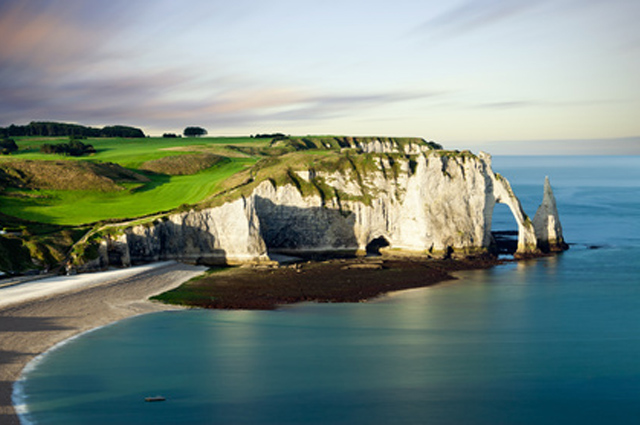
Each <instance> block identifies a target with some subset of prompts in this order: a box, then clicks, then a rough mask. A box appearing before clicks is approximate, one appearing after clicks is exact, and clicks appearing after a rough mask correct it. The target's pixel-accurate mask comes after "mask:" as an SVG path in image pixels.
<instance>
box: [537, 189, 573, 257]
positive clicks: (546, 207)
mask: <svg viewBox="0 0 640 425" xmlns="http://www.w3.org/2000/svg"><path fill="white" fill-rule="evenodd" d="M533 228H534V230H535V232H536V237H537V238H538V246H539V247H540V248H541V249H543V250H545V251H552V252H557V251H564V250H566V249H567V244H566V243H565V241H564V237H563V236H562V225H561V224H560V220H559V219H558V208H557V207H556V198H555V196H554V195H553V190H552V189H551V183H549V177H546V178H545V179H544V194H543V197H542V203H541V204H540V206H539V207H538V210H537V211H536V215H535V216H534V217H533Z"/></svg>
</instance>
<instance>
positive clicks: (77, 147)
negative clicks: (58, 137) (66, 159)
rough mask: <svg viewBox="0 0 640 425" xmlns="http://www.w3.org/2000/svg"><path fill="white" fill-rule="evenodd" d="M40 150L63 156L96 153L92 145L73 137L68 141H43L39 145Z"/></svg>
mask: <svg viewBox="0 0 640 425" xmlns="http://www.w3.org/2000/svg"><path fill="white" fill-rule="evenodd" d="M40 152H42V153H55V154H59V155H65V156H83V155H89V154H92V153H96V150H95V148H94V147H93V145H88V144H85V143H82V142H81V141H79V140H76V139H74V138H70V140H69V143H57V144H49V143H45V144H44V145H42V146H41V147H40Z"/></svg>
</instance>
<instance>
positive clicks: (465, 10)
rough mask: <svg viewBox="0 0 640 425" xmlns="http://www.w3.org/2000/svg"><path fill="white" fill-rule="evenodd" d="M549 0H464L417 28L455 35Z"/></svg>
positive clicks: (506, 18) (505, 18)
mask: <svg viewBox="0 0 640 425" xmlns="http://www.w3.org/2000/svg"><path fill="white" fill-rule="evenodd" d="M547 1H548V0H509V1H505V0H467V1H465V2H464V3H462V4H460V5H458V6H456V7H453V8H451V9H449V10H447V11H445V12H443V13H441V14H439V15H437V16H435V17H433V18H431V19H429V20H427V21H426V22H424V23H423V24H422V25H420V26H419V27H418V31H420V32H424V31H429V32H435V33H437V34H440V35H444V36H457V35H460V34H463V33H467V32H472V31H475V30H478V29H481V28H484V27H487V26H490V25H494V24H497V23H500V22H502V21H506V20H509V19H512V18H515V17H517V16H519V15H522V14H524V13H526V12H528V11H530V10H532V9H534V8H537V7H538V6H540V5H541V4H544V3H546V2H547Z"/></svg>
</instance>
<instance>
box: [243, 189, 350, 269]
mask: <svg viewBox="0 0 640 425" xmlns="http://www.w3.org/2000/svg"><path fill="white" fill-rule="evenodd" d="M255 210H256V214H257V216H258V220H259V221H260V235H261V236H262V239H263V240H264V243H265V245H266V247H267V252H273V253H283V254H294V255H296V256H303V257H308V256H312V257H313V258H322V257H335V256H355V254H356V251H357V250H358V240H357V238H356V234H355V230H354V229H355V215H354V214H352V213H351V212H348V211H340V210H336V209H331V208H325V207H309V208H302V207H295V206H288V205H278V204H275V203H274V202H273V201H271V200H270V199H268V198H262V197H259V196H256V197H255Z"/></svg>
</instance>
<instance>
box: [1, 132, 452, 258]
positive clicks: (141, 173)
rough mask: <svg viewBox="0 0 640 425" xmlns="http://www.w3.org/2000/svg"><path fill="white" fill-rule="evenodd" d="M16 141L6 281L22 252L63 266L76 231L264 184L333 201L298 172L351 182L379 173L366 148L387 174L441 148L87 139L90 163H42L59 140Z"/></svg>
mask: <svg viewBox="0 0 640 425" xmlns="http://www.w3.org/2000/svg"><path fill="white" fill-rule="evenodd" d="M15 140H16V143H17V144H18V147H19V150H18V151H17V152H16V153H14V154H13V155H7V156H2V157H0V214H2V215H0V230H3V229H8V230H12V229H13V228H14V227H15V223H17V222H19V223H20V224H19V231H18V232H13V231H10V232H8V233H5V234H4V235H1V236H2V240H0V250H1V251H2V252H5V251H7V250H12V251H13V252H17V253H18V254H16V256H15V257H16V258H14V259H13V260H11V261H10V262H9V263H10V264H0V270H5V271H7V270H16V269H24V268H25V264H27V265H28V264H29V262H28V261H27V262H26V263H25V258H26V252H27V251H28V252H29V255H30V256H31V258H32V259H33V258H36V257H37V261H36V263H37V265H38V266H39V267H46V266H51V265H54V264H56V263H57V262H59V261H61V258H62V257H63V256H64V251H65V246H66V244H69V245H70V244H72V243H73V241H74V240H75V239H77V234H76V233H74V231H75V230H74V229H85V230H86V226H90V227H94V226H98V227H99V226H100V225H101V224H104V223H107V222H110V221H115V222H117V221H123V220H133V219H140V218H144V217H148V216H152V215H156V214H158V213H161V214H168V213H170V212H171V211H175V210H179V209H184V208H186V207H187V206H197V205H199V206H212V205H218V204H220V203H223V202H225V201H227V200H230V199H234V198H237V197H239V196H242V195H247V194H249V193H250V192H251V191H252V190H253V188H254V187H255V186H256V185H257V184H259V183H260V182H262V181H264V180H267V179H268V180H270V181H272V182H273V183H274V184H276V185H283V184H288V183H290V184H293V185H295V186H296V187H298V189H299V190H300V191H301V192H302V193H303V194H319V195H320V196H321V197H323V199H324V198H325V197H328V196H333V195H334V193H332V192H331V190H332V189H330V188H328V187H327V186H326V185H323V184H322V181H321V180H316V181H308V180H305V179H303V178H301V177H300V176H299V175H298V174H297V173H296V171H298V170H308V169H313V170H318V171H338V170H340V171H343V172H345V173H348V174H349V175H352V176H353V178H354V179H357V178H358V176H361V175H364V174H366V172H367V169H369V168H371V167H377V165H376V161H378V160H377V159H376V158H375V157H376V155H377V154H364V153H362V151H361V147H362V146H365V145H370V144H372V143H379V144H380V143H383V144H387V145H389V144H391V145H393V146H395V147H397V149H398V153H397V154H383V155H386V158H387V160H388V161H389V163H391V164H393V163H394V155H395V156H405V153H403V152H404V150H405V147H406V146H409V145H411V146H420V147H421V148H424V149H438V148H440V146H439V145H437V144H435V143H433V142H426V141H424V140H422V139H417V138H375V137H370V138H365V137H360V138H359V137H343V136H305V137H288V136H282V135H279V136H277V137H267V138H263V137H261V138H257V137H255V138H254V137H234V138H193V139H190V138H179V139H169V138H140V139H129V138H127V139H125V138H110V139H109V138H95V139H91V138H89V139H87V140H86V141H85V142H86V143H88V144H91V145H93V146H94V148H95V150H96V152H95V153H94V154H92V155H90V156H83V157H64V156H60V155H51V154H45V153H42V152H41V151H40V147H41V146H42V145H43V144H51V143H60V142H64V141H66V140H67V139H65V138H51V137H21V138H20V137H19V138H15ZM38 223H41V224H45V225H48V226H50V227H51V228H50V229H48V233H47V235H48V236H47V237H46V238H48V239H46V238H44V236H42V235H34V232H32V229H34V228H36V227H38ZM62 232H71V234H68V233H65V234H64V235H63V234H62ZM35 233H38V232H35ZM77 233H79V234H82V231H78V232H77ZM14 245H15V246H14ZM18 246H19V247H20V249H17V247H18ZM34 247H36V248H37V249H36V248H34ZM49 247H54V248H55V249H53V250H49ZM67 248H68V247H67ZM26 268H28V267H26Z"/></svg>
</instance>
